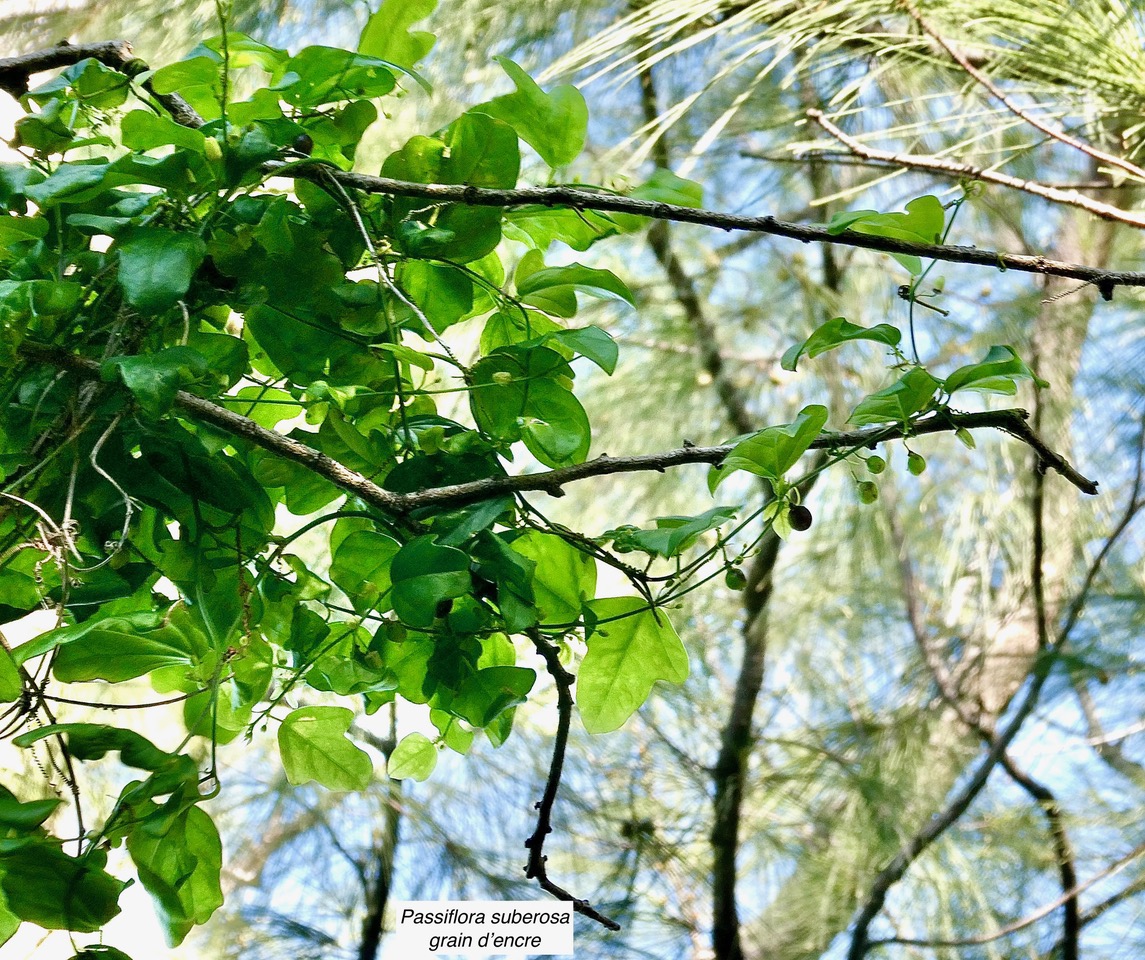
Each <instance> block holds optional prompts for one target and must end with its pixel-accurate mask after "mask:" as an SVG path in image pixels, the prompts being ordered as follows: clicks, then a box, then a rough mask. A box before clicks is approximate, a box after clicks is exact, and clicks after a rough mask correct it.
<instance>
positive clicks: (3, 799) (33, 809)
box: [0, 787, 63, 833]
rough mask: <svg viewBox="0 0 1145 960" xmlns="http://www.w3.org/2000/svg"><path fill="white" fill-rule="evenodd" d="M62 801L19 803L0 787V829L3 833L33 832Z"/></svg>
mask: <svg viewBox="0 0 1145 960" xmlns="http://www.w3.org/2000/svg"><path fill="white" fill-rule="evenodd" d="M62 802H63V801H61V800H59V799H58V798H55V797H53V798H51V799H49V800H28V801H25V802H21V801H19V800H17V799H16V797H15V796H13V795H12V793H10V792H9V791H8V790H6V789H4V788H3V787H0V828H3V830H4V831H8V830H16V831H18V832H20V833H27V832H29V831H31V830H35V829H36V827H38V826H40V824H42V823H43V822H44V821H45V820H47V819H48V817H50V816H51V815H52V814H53V813H54V812H55V809H56V807H58V806H59V805H60V804H61V803H62Z"/></svg>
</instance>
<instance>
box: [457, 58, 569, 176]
mask: <svg viewBox="0 0 1145 960" xmlns="http://www.w3.org/2000/svg"><path fill="white" fill-rule="evenodd" d="M493 59H494V60H496V61H497V62H498V63H499V64H501V67H502V68H503V69H504V71H505V72H506V73H507V74H508V75H509V78H510V79H511V80H512V81H513V83H514V84H516V87H517V92H516V93H509V94H506V95H505V96H502V97H496V98H494V99H493V100H490V101H489V102H488V103H484V104H482V105H481V106H479V107H475V108H474V109H475V110H477V111H480V112H482V113H487V114H489V115H490V116H492V117H496V118H497V119H498V120H503V121H504V122H505V123H507V124H509V126H511V127H512V128H513V129H514V130H516V131H517V135H518V136H519V137H520V138H521V139H522V140H524V141H525V143H527V144H528V145H529V146H531V147H532V148H533V149H534V150H536V151H537V153H539V154H540V155H541V159H542V160H544V161H545V163H547V164H548V165H549V166H550V167H553V168H554V169H555V168H557V167H563V166H567V165H568V164H570V163H572V161H573V160H575V159H576V158H577V157H578V156H579V155H580V152H581V150H583V149H584V140H585V135H586V134H587V132H588V106H587V104H585V102H584V97H583V96H582V95H581V93H580V91H579V90H577V88H576V87H574V86H571V85H570V84H562V85H561V86H559V87H555V88H554V89H553V91H552V93H545V92H544V91H543V90H542V89H541V88H540V87H539V86H537V84H536V82H535V81H534V80H533V79H532V78H531V77H530V76H529V75H528V74H527V73H525V71H524V70H522V69H521V68H520V67H519V66H517V64H515V63H514V62H513V61H512V60H510V59H509V58H508V57H494V58H493Z"/></svg>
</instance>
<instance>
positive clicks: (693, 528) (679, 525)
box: [598, 507, 738, 557]
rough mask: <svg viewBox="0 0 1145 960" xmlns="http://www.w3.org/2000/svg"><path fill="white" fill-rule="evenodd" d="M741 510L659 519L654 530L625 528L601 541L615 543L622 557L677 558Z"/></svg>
mask: <svg viewBox="0 0 1145 960" xmlns="http://www.w3.org/2000/svg"><path fill="white" fill-rule="evenodd" d="M737 509H738V508H736V507H713V508H712V509H711V510H708V511H706V512H705V513H702V514H700V515H699V516H696V517H657V518H656V520H655V523H656V527H655V529H653V530H640V529H637V528H636V527H632V526H623V527H620V528H618V529H616V530H609V531H607V532H606V533H604V534H602V535H601V537H600V538H598V539H600V540H604V539H606V538H607V539H610V540H612V542H613V546H614V548H615V549H616V550H617V552H619V553H627V552H630V551H632V550H642V551H644V552H645V553H648V554H651V555H656V556H661V557H674V556H677V555H679V554H680V553H682V552H683V551H684V550H687V549H688V548H689V547H690V546H692V545H693V544H694V543H695V542H696V538H697V537H698V536H699V535H700V534H701V533H705V532H707V531H708V530H715V529H717V528H718V527H721V526H722V525H723V524H725V523H727V522H728V521H729V520H732V519H734V517H735V515H736V510H737Z"/></svg>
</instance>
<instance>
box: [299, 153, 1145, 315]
mask: <svg viewBox="0 0 1145 960" xmlns="http://www.w3.org/2000/svg"><path fill="white" fill-rule="evenodd" d="M279 171H280V173H281V175H283V176H292V177H300V178H305V179H308V180H313V181H315V182H316V183H321V182H323V181H324V180H326V179H327V178H329V177H333V178H334V179H335V180H337V181H338V182H339V183H341V184H342V185H343V186H345V187H350V188H353V189H355V190H361V191H362V192H364V193H378V194H387V195H389V196H396V197H415V198H418V199H422V200H429V201H434V202H437V203H463V204H467V205H469V206H479V207H524V206H533V205H540V206H544V207H571V208H572V209H574V210H594V211H598V212H603V213H631V214H636V215H637V216H644V217H648V218H650V219H652V220H670V221H673V222H677V223H698V224H701V225H703V226H708V227H716V228H717V229H721V230H743V231H747V232H752V233H764V234H771V235H773V236H779V237H788V238H790V239H793V240H801V241H803V242H804V243H835V244H842V245H843V246H849V247H862V248H864V249H867V250H879V251H882V252H884V253H905V254H913V255H915V256H918V257H922V258H924V259H928V260H943V261H947V262H949V263H969V264H976V265H978V266H983V267H994V268H996V269H999V270H1016V271H1018V272H1020V273H1036V274H1041V275H1042V276H1051V277H1067V278H1070V279H1073V280H1084V281H1085V282H1087V283H1093V284H1096V285H1097V287H1098V289H1099V290H1101V292H1102V296H1105V297H1106V298H1107V299H1108V298H1109V297H1111V296H1112V291H1113V288H1114V287H1145V272H1140V271H1119V270H1103V269H1100V268H1098V267H1091V266H1087V265H1085V264H1081V263H1066V262H1064V261H1061V260H1053V259H1050V258H1048V257H1041V256H1028V255H1026V254H1018V253H1005V252H1002V251H997V250H979V249H978V248H977V247H963V246H956V245H952V244H941V243H915V242H912V241H909V240H896V239H893V238H890V237H876V236H872V235H868V234H863V233H855V232H854V231H851V230H844V231H843V232H842V233H832V232H831V231H830V230H828V229H827V228H826V227H820V226H813V225H810V224H801V223H791V222H788V221H786V220H779V219H777V218H776V217H770V216H747V215H744V214H738V213H722V212H720V211H717V210H706V209H703V208H695V207H682V206H679V205H677V204H673V203H657V202H655V201H653V200H641V199H639V198H637V197H624V196H619V195H617V194H612V193H606V192H604V191H602V190H590V189H587V188H585V187H565V186H557V187H522V188H520V189H514V190H495V189H491V188H488V187H473V186H465V185H449V184H440V183H411V182H409V181H406V180H394V179H392V178H390V177H374V176H369V175H367V174H363V173H347V172H344V171H339V170H335V169H333V168H331V167H327V166H322V165H319V164H316V163H302V164H297V165H296V164H290V165H289V166H287V165H286V164H281V165H280V166H279Z"/></svg>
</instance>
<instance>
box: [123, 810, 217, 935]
mask: <svg viewBox="0 0 1145 960" xmlns="http://www.w3.org/2000/svg"><path fill="white" fill-rule="evenodd" d="M164 813H165V811H164V810H163V808H156V813H155V814H152V815H151V816H149V817H147V818H146V819H144V820H143V821H142V822H141V823H140V824H139V825H138V826H137V827H135V829H133V830H132V831H131V833H130V834H128V837H127V852H128V853H130V854H131V859H132V861H133V862H134V863H135V868H136V870H137V871H138V872H139V880H140V882H141V883H142V884H143V887H144V889H145V890H146V891H147V892H148V893H149V894H151V896H152V898H153V899H154V900H155V904H156V906H157V907H158V909H159V919H160V921H161V922H162V924H163V927H164V932H165V934H166V936H167V943H168V945H169V946H172V947H175V946H178V945H179V944H180V943H182V942H183V940H184V938H185V937H186V936H187V934H188V933H189V932H190V931H191V928H192V927H193V926H194V925H195V924H198V923H206V922H207V921H208V920H209V919H210V918H211V914H213V913H214V912H215V910H217V909H218V908H219V907H221V906H222V905H223V892H222V887H221V886H220V883H219V877H220V873H221V871H222V866H223V846H222V842H221V841H220V840H219V831H218V830H217V829H216V828H215V824H214V822H213V821H212V820H211V818H210V816H208V815H207V813H206V812H205V811H203V810H202V809H200V808H199V807H197V806H192V807H189V808H188V809H187V810H186V812H185V813H183V814H182V815H181V816H175V817H172V816H169V815H164Z"/></svg>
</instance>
